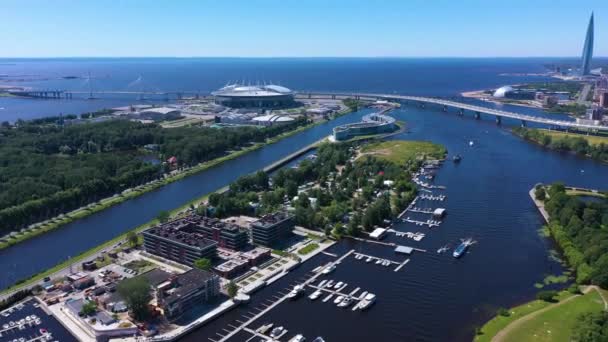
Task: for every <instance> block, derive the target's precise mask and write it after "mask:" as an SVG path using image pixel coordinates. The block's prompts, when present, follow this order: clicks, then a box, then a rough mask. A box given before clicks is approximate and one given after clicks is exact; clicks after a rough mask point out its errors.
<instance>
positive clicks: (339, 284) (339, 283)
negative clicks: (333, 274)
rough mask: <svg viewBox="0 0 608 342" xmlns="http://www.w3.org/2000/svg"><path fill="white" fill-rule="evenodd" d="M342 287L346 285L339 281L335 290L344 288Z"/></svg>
mask: <svg viewBox="0 0 608 342" xmlns="http://www.w3.org/2000/svg"><path fill="white" fill-rule="evenodd" d="M342 285H344V283H343V282H341V281H339V282H338V283H337V284H336V285H334V289H336V290H337V289H339V288H340V287H342Z"/></svg>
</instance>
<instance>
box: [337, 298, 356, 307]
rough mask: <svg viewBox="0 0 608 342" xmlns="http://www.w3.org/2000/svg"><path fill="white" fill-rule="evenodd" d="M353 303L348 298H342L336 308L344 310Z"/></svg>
mask: <svg viewBox="0 0 608 342" xmlns="http://www.w3.org/2000/svg"><path fill="white" fill-rule="evenodd" d="M352 302H353V300H352V299H351V298H350V297H346V298H344V299H343V300H342V301H341V302H340V303H338V307H339V308H346V307H348V306H349V305H350V304H351V303H352Z"/></svg>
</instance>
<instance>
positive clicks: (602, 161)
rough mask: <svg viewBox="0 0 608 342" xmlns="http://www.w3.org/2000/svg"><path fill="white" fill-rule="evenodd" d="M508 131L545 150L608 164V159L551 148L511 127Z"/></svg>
mask: <svg viewBox="0 0 608 342" xmlns="http://www.w3.org/2000/svg"><path fill="white" fill-rule="evenodd" d="M528 129H533V130H540V131H543V130H547V129H543V128H528ZM508 131H509V132H511V134H513V135H515V136H516V137H518V138H520V139H522V140H523V141H526V142H529V143H532V144H534V145H537V146H539V147H542V148H544V149H546V150H548V151H550V152H557V153H569V154H572V155H574V156H577V157H580V158H585V159H589V160H593V161H594V162H598V163H600V164H608V160H602V159H596V158H593V157H591V156H589V155H586V154H585V155H582V154H578V153H576V152H575V151H571V150H556V149H552V148H550V147H549V146H545V145H543V144H541V143H540V142H538V141H536V140H534V139H529V138H526V137H524V136H523V135H521V134H519V133H517V132H516V131H515V130H514V129H513V128H510V129H508ZM549 131H550V130H549ZM573 134H576V133H573ZM580 135H581V136H583V135H582V134H580Z"/></svg>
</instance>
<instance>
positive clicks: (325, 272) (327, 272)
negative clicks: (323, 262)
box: [321, 264, 336, 274]
mask: <svg viewBox="0 0 608 342" xmlns="http://www.w3.org/2000/svg"><path fill="white" fill-rule="evenodd" d="M335 269H336V265H335V264H331V265H329V266H327V267H326V268H325V269H323V271H321V273H322V274H330V273H331V272H333V271H334V270H335Z"/></svg>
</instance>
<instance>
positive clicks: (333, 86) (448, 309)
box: [0, 59, 608, 341]
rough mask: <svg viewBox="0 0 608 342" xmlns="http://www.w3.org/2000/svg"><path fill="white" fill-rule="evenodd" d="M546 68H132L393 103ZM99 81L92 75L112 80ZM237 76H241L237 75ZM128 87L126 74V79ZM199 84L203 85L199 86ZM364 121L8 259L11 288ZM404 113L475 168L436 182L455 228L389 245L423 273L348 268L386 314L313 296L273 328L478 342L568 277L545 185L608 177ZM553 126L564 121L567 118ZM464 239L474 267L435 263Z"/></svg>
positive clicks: (233, 315) (326, 63) (1, 282)
mask: <svg viewBox="0 0 608 342" xmlns="http://www.w3.org/2000/svg"><path fill="white" fill-rule="evenodd" d="M544 62H545V61H544V60H537V59H531V60H520V59H517V60H511V59H499V60H494V59H481V60H458V59H457V60H428V61H426V60H407V59H406V60H382V62H380V61H378V60H366V59H355V60H346V61H344V60H343V61H340V62H339V61H337V60H333V59H328V60H238V59H237V60H185V61H184V60H170V59H169V60H152V61H144V62H142V63H141V65H140V64H138V63H135V62H127V63H126V64H123V67H122V69H120V70H123V71H124V72H125V73H130V74H132V75H136V74H138V73H140V72H141V70H144V69H145V70H148V69H149V70H152V69H154V68H156V69H157V72H156V73H153V76H154V77H156V79H157V80H158V82H162V80H163V79H165V80H169V81H167V82H168V83H167V84H166V85H165V89H170V88H172V87H177V84H183V89H191V87H192V86H193V85H195V84H197V85H200V89H207V88H209V89H214V88H216V87H217V86H220V85H221V84H223V83H225V82H226V79H237V78H250V79H266V80H269V79H272V80H273V81H277V80H280V81H281V83H282V84H285V85H288V86H290V87H292V88H294V89H305V90H332V91H347V90H352V91H366V92H393V91H394V92H398V93H407V94H420V95H431V96H452V95H456V94H457V93H458V92H460V91H464V90H472V89H477V88H483V87H492V86H498V85H501V84H505V83H516V82H523V81H525V80H526V79H527V80H538V78H524V77H504V76H498V74H500V73H503V72H538V71H540V70H539V69H542V68H541V67H540V66H541V64H542V63H544ZM28 63H29V62H28ZM31 63H34V64H36V65H38V64H37V63H40V64H42V65H44V63H51V64H50V65H49V67H48V70H57V71H56V73H57V74H64V73H66V72H67V71H66V70H68V71H70V72H72V73H76V72H84V70H85V69H86V68H89V67H91V65H96V64H95V63H97V64H100V68H101V69H100V70H106V69H107V70H110V71H112V70H118V69H116V68H117V67H116V65H121V64H120V61H106V60H104V61H79V62H78V63H68V62H61V61H51V62H44V61H32V62H31ZM54 63H57V65H59V66H57V65H56V64H54ZM87 63H88V64H87ZM91 63H92V64H91ZM214 63H215V66H216V67H217V70H221V71H224V72H225V73H224V74H222V73H221V72H219V71H217V72H216V71H215V70H212V69H213V68H211V67H210V65H214ZM0 67H2V68H4V66H0ZM170 67H171V68H173V69H174V70H175V75H174V77H175V78H174V79H173V78H169V76H168V75H169V71H168V70H169V69H170ZM69 68H72V69H69ZM103 68H106V69H103ZM188 68H191V69H190V71H191V74H189V75H185V74H184V70H189V69H188ZM40 69H41V70H42V69H44V68H42V67H40ZM64 69H65V70H64ZM199 69H200V70H199ZM44 70H47V69H44ZM92 70H93V71H94V72H93V73H99V74H103V73H104V71H100V72H97V71H95V70H97V69H92ZM201 70H204V71H205V72H203V71H201ZM110 71H105V72H108V73H109V72H110ZM228 71H229V72H228ZM3 73H6V71H5V70H1V71H0V74H3ZM112 74H113V73H112ZM238 74H241V75H242V76H240V77H237V76H236V75H238ZM233 76H234V77H233ZM129 77H130V76H129ZM129 77H127V76H124V79H125V80H127V79H128V78H129ZM180 77H182V78H183V79H184V80H183V83H181V82H180ZM148 78H150V77H148ZM193 80H198V83H197V82H195V81H193ZM61 82H63V81H61ZM116 84H118V83H116ZM117 87H118V86H117ZM26 101H30V100H26ZM34 102H37V101H34ZM44 103H51V102H49V101H45V102H44ZM487 105H491V104H487ZM491 106H493V105H491ZM505 107H506V108H508V109H509V110H513V111H518V112H524V113H528V114H532V115H547V114H544V113H540V112H539V111H537V110H535V109H527V108H522V107H515V106H505ZM365 112H366V111H362V112H358V113H353V114H351V115H348V116H344V117H342V118H339V119H338V120H336V121H334V122H331V123H328V124H324V125H321V126H317V127H314V128H313V129H311V130H308V131H306V132H303V133H301V134H298V135H295V136H293V137H290V138H287V139H285V140H283V141H280V142H278V143H276V144H273V145H271V146H268V147H265V148H264V149H261V150H258V151H255V152H252V153H249V154H247V155H245V156H242V157H240V158H238V159H236V160H233V161H229V162H226V163H224V164H222V165H219V166H218V167H216V168H213V169H210V170H208V171H206V172H203V173H201V174H198V175H196V176H192V177H189V178H187V179H184V180H182V181H179V182H176V183H173V184H171V185H168V186H166V187H164V188H162V189H159V190H157V191H154V192H151V193H148V194H146V195H144V196H142V197H139V198H137V199H133V200H130V201H128V202H125V203H123V204H121V205H118V206H116V207H113V208H110V209H109V210H106V211H104V212H102V213H98V214H96V215H93V216H91V217H89V218H86V219H83V220H81V221H78V222H75V223H73V224H70V225H68V226H66V227H64V228H62V229H59V230H56V231H54V232H51V233H49V234H46V235H43V236H41V237H39V238H35V239H32V240H29V241H27V242H24V243H22V244H19V245H17V246H15V247H12V248H9V249H6V250H3V251H0V270H2V271H3V272H2V273H3V277H2V279H0V287H6V286H8V285H10V284H11V283H12V282H14V281H15V280H17V279H20V278H23V277H26V276H28V275H30V274H33V273H35V272H38V271H40V270H43V269H45V268H47V267H50V266H52V265H54V264H56V263H57V262H60V261H62V260H65V258H67V257H68V256H69V255H76V254H78V253H79V252H82V251H84V250H86V249H88V248H90V247H92V246H94V245H97V244H99V243H100V242H102V241H105V240H107V239H110V238H112V237H114V236H116V235H117V234H119V233H121V232H124V231H125V230H127V229H129V228H132V227H135V226H137V225H139V224H141V223H144V222H146V221H148V220H149V219H151V218H153V217H154V216H156V214H157V213H158V212H159V211H161V210H164V209H170V208H174V207H177V206H179V205H181V204H183V203H185V202H187V201H188V200H190V199H192V198H195V197H196V196H200V195H202V194H205V193H207V192H209V191H213V190H215V189H218V188H220V187H222V186H224V185H226V184H228V183H229V182H230V181H232V180H234V179H235V178H237V177H238V176H240V175H242V174H244V173H247V172H252V171H254V170H257V169H260V168H262V167H263V166H265V165H267V164H269V163H271V162H272V161H274V160H277V159H279V158H281V157H282V156H285V155H287V154H289V153H290V152H292V151H294V150H296V149H298V148H300V147H302V146H305V145H306V144H309V143H310V142H313V141H315V140H317V139H319V138H320V137H322V136H324V135H327V134H329V133H330V131H331V128H332V127H334V126H335V125H337V124H342V123H346V122H354V121H357V120H358V119H359V118H360V117H361V116H362V115H363V114H364V113H365ZM0 113H1V112H0ZM5 113H6V112H5ZM0 115H4V114H0ZM394 115H395V116H396V117H397V118H398V119H399V120H403V121H406V122H407V126H408V130H409V131H410V132H409V133H403V134H400V135H399V136H396V137H394V138H393V139H412V140H430V141H433V142H437V143H441V144H444V145H445V146H446V148H447V149H448V151H449V152H450V153H451V154H456V153H458V154H460V155H462V157H463V159H462V162H461V163H460V164H453V163H452V162H446V164H445V166H444V167H443V168H442V169H441V170H440V171H439V173H438V175H437V178H436V183H437V184H441V185H447V186H448V189H447V190H446V191H445V194H447V195H448V199H447V201H445V202H437V203H441V204H437V203H434V204H433V206H442V207H446V208H447V209H448V216H447V218H446V220H445V222H444V224H442V225H441V226H440V227H438V228H434V229H431V230H429V229H428V228H425V227H419V226H412V225H400V226H398V227H397V229H399V230H404V231H420V232H424V233H427V236H426V237H425V238H424V239H423V240H422V241H421V242H419V243H416V242H414V241H412V240H405V239H404V238H401V237H394V236H391V237H389V238H387V240H388V241H395V242H399V243H401V244H404V245H409V246H415V247H420V248H426V249H428V250H429V252H428V253H418V254H415V255H413V256H412V258H411V262H410V263H409V264H408V265H407V266H406V267H405V268H404V269H402V270H401V271H399V272H397V273H394V272H392V271H386V269H384V268H380V267H374V266H375V265H374V266H372V265H366V264H361V262H360V261H355V260H354V259H352V258H351V259H348V260H346V261H345V262H344V263H343V264H342V265H341V266H340V267H339V268H338V270H337V271H336V272H335V273H333V274H332V275H331V278H332V279H340V280H346V281H347V282H349V283H351V284H353V285H355V286H362V287H363V288H364V289H367V290H371V291H373V292H375V293H377V294H378V295H379V300H378V303H376V305H375V307H373V308H372V309H371V310H370V311H368V312H366V313H363V314H360V315H359V314H355V313H352V312H351V311H346V310H338V309H337V308H335V306H332V305H329V303H320V302H316V303H310V302H309V301H308V299H305V298H303V299H300V300H299V301H297V302H290V303H286V304H282V305H280V306H278V307H277V308H276V309H274V310H272V311H271V312H270V313H269V316H268V317H267V318H264V320H269V321H274V322H277V323H280V324H284V325H286V326H288V327H289V329H290V331H291V332H293V333H294V334H295V333H303V334H305V335H306V336H307V337H308V338H311V339H312V338H314V336H316V335H323V336H324V337H325V338H326V339H327V340H329V341H337V340H349V339H350V340H353V341H359V340H382V341H403V340H413V339H416V340H423V341H445V340H449V341H465V340H470V339H471V333H472V329H473V328H472V327H473V326H474V325H481V324H483V322H484V321H485V320H487V319H488V318H489V317H491V316H492V315H493V314H494V313H495V312H496V309H497V308H498V307H508V306H512V305H514V304H518V303H521V302H524V301H527V300H529V299H531V298H533V296H534V294H535V292H536V291H537V290H536V289H535V288H534V287H533V284H534V283H536V282H539V281H542V279H543V278H544V277H545V276H546V275H548V274H559V273H561V271H562V269H561V267H560V266H559V265H558V264H557V263H555V262H554V261H551V260H550V259H549V257H548V253H547V250H548V249H549V248H552V245H551V243H550V242H549V241H548V240H546V239H544V238H542V237H540V236H539V235H538V233H537V230H538V228H539V227H540V226H541V225H542V224H543V221H542V218H541V216H540V215H539V214H538V212H537V210H536V208H535V207H534V205H533V203H532V201H531V200H530V198H529V196H528V191H529V189H530V188H531V187H532V186H534V184H536V183H538V182H543V183H550V182H554V181H558V180H559V181H563V182H565V183H567V184H569V185H573V186H580V187H586V188H606V185H608V181H607V180H606V174H608V166H607V165H605V164H600V163H597V162H594V161H591V160H587V159H582V158H579V157H576V156H574V155H571V154H566V153H557V152H552V151H546V150H544V149H543V148H541V147H539V146H536V145H533V144H529V143H527V142H524V141H522V140H521V139H519V138H517V137H515V136H513V135H511V134H510V133H509V132H508V131H506V130H505V129H503V128H501V127H498V126H496V124H495V123H494V120H493V118H492V117H489V116H486V117H484V118H483V119H482V120H480V121H476V120H474V119H473V117H472V114H471V113H467V114H465V117H458V116H457V115H456V114H455V112H454V111H452V112H448V113H444V112H442V111H441V109H440V108H437V107H432V106H431V107H428V108H427V109H420V108H416V107H413V106H404V107H403V108H401V109H400V110H397V111H395V112H394ZM553 117H559V118H564V116H563V115H561V116H553ZM518 124H519V122H513V121H510V120H503V127H504V126H507V127H508V126H509V125H518ZM469 141H474V145H473V146H472V147H471V146H469ZM583 171H584V172H583ZM464 237H473V238H474V239H475V240H476V241H478V243H477V244H476V245H474V246H472V247H471V248H470V252H469V254H467V255H466V256H464V257H463V258H462V259H460V260H454V259H453V258H452V257H451V255H449V254H444V255H437V254H436V253H435V251H436V250H437V248H439V247H441V246H443V245H445V244H446V243H450V244H452V246H454V245H455V244H457V243H458V241H459V239H460V238H464ZM51 246H52V247H51ZM351 248H355V249H357V250H359V251H362V252H367V253H370V254H374V255H379V256H384V257H387V258H388V257H390V258H391V259H395V260H403V257H401V256H396V255H395V254H394V253H393V252H392V250H390V249H388V248H386V247H379V246H370V245H367V244H365V245H362V244H360V243H353V242H352V241H343V242H340V243H339V244H337V245H336V246H334V247H332V249H331V250H330V251H334V252H338V253H344V252H346V251H348V250H349V249H351ZM330 259H331V257H329V256H326V255H319V256H317V257H315V258H314V259H313V260H311V261H310V262H309V263H306V264H305V265H302V266H301V267H300V268H299V269H297V270H296V271H294V272H293V273H291V274H289V275H288V276H287V278H286V279H285V280H282V281H280V282H277V283H275V284H273V285H272V286H270V287H268V288H265V289H263V290H262V291H261V292H260V293H258V294H256V296H254V299H253V301H252V303H251V304H249V305H248V306H245V307H243V308H239V309H237V310H233V311H232V312H230V313H229V314H227V315H225V316H223V317H221V318H220V319H218V320H215V321H213V322H212V323H210V324H208V325H207V326H205V327H204V328H202V329H199V330H197V331H196V332H194V333H192V334H190V335H189V336H188V337H187V338H185V340H191V341H195V340H196V341H198V340H205V338H206V337H210V336H213V335H215V333H216V332H221V331H222V330H221V329H222V328H225V327H226V324H228V323H233V320H234V319H239V318H240V315H241V314H243V313H245V312H248V311H250V310H251V309H252V308H253V307H255V306H256V305H257V303H259V302H261V301H263V300H264V299H265V298H268V297H269V296H271V295H273V294H275V293H276V291H277V290H279V289H283V288H285V287H287V286H288V284H293V283H294V282H295V281H297V280H299V279H301V278H302V277H303V276H304V275H305V274H306V272H307V271H309V270H311V269H313V268H314V267H316V265H318V264H320V263H322V262H326V261H328V260H330ZM311 317H314V319H312V318H311ZM264 320H262V321H260V322H256V325H255V327H257V323H259V324H262V323H264V322H265V321H264ZM326 322H331V324H330V325H329V324H326ZM216 337H217V336H216ZM237 340H238V339H237Z"/></svg>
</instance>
